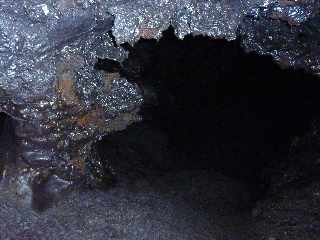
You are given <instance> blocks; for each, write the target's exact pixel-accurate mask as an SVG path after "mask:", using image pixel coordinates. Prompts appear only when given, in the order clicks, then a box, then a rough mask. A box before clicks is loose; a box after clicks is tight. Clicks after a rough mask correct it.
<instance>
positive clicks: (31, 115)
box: [0, 0, 320, 201]
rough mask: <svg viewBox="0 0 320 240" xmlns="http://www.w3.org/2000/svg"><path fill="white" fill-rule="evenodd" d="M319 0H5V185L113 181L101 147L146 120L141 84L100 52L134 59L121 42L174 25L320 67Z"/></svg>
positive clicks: (50, 186) (0, 4) (1, 53)
mask: <svg viewBox="0 0 320 240" xmlns="http://www.w3.org/2000/svg"><path fill="white" fill-rule="evenodd" d="M319 7H320V4H319V1H317V0H297V1H291V0H243V1H240V0H222V1H217V0H210V1H193V0H175V1H167V0H157V1H145V0H135V1H125V0H113V1H106V0H58V1H51V0H32V1H25V0H19V1H13V0H3V1H0V11H1V12H2V14H1V16H0V90H1V94H0V103H1V111H3V112H6V113H7V114H9V115H10V116H12V117H13V118H14V119H16V124H15V132H16V142H17V151H15V155H16V156H15V157H14V158H15V159H16V161H15V165H13V166H12V163H13V162H14V161H11V162H10V163H11V164H9V165H11V166H7V167H6V168H5V170H4V171H3V178H4V179H7V181H6V182H5V184H2V185H6V186H8V185H11V183H14V184H13V185H15V184H16V185H17V186H18V187H17V190H14V191H16V192H17V193H18V195H23V196H28V197H26V198H27V199H30V198H34V196H33V195H32V191H35V189H38V190H39V191H41V189H43V191H44V192H47V191H48V192H49V193H52V192H57V191H58V192H59V191H60V190H62V189H66V188H68V187H69V186H70V185H73V183H75V182H79V181H80V182H81V181H85V182H91V184H92V185H95V183H94V182H95V181H96V180H97V182H101V179H109V178H108V177H107V176H105V175H104V173H105V172H106V168H108V167H107V166H106V165H105V166H102V165H103V164H102V162H101V161H99V159H97V158H96V156H97V155H96V154H95V150H94V147H93V146H94V144H95V142H96V141H97V140H98V139H99V138H100V137H101V136H103V135H105V134H107V133H109V132H111V131H116V130H121V129H124V128H126V126H128V125H129V124H131V123H133V122H136V121H139V117H138V116H137V112H138V110H139V107H140V105H141V103H142V96H141V93H140V90H139V89H138V86H137V85H135V84H132V83H129V82H128V81H127V80H126V79H123V78H120V77H119V75H117V74H116V73H113V74H112V75H110V73H104V72H101V71H99V70H97V69H96V68H95V64H96V63H97V59H98V58H109V59H113V60H117V61H122V60H123V59H124V58H125V57H126V52H125V51H124V50H123V49H122V48H120V47H118V46H117V45H116V43H115V41H116V42H117V43H124V42H129V43H134V42H135V41H137V40H138V39H139V38H159V37H160V36H161V32H162V31H163V30H164V29H166V28H167V27H168V26H169V25H172V26H173V27H174V28H175V31H176V34H177V35H178V36H179V37H180V38H182V37H184V36H185V35H187V34H204V35H208V36H210V37H212V38H226V39H228V40H232V39H235V38H236V37H237V36H239V37H240V38H241V39H242V43H243V46H244V48H245V49H247V50H249V51H256V52H258V53H260V54H270V55H272V56H273V57H274V58H275V59H276V60H277V61H279V62H280V63H281V64H283V65H285V66H293V67H297V68H305V69H306V70H308V71H311V72H313V73H319V48H318V39H319V38H320V36H319V35H320V32H319V29H318V22H319ZM110 30H112V33H113V35H114V37H115V41H114V40H113V38H112V36H110V34H109V31H110ZM109 172H111V170H110V171H109ZM52 194H54V193H52ZM28 201H29V200H28Z"/></svg>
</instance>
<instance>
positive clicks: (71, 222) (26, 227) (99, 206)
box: [0, 171, 250, 240]
mask: <svg viewBox="0 0 320 240" xmlns="http://www.w3.org/2000/svg"><path fill="white" fill-rule="evenodd" d="M249 197H250V196H249V193H248V191H247V190H246V186H245V185H243V184H240V183H237V182H235V181H233V180H231V179H229V178H226V177H224V176H222V175H220V174H218V173H214V172H212V171H189V172H188V171H186V172H181V173H179V174H173V173H168V174H166V175H163V176H157V177H146V178H144V179H139V180H136V181H134V182H131V181H122V182H118V184H117V185H116V186H114V187H113V188H111V189H110V190H108V191H97V190H90V191H88V190H87V191H75V192H72V193H70V194H68V195H67V196H66V197H65V199H64V200H62V201H60V202H58V204H56V205H55V206H53V207H52V208H50V209H48V210H47V211H45V212H42V213H36V212H34V211H32V210H31V209H29V208H26V207H23V206H21V204H19V203H18V202H14V201H11V200H9V199H11V198H12V196H11V197H10V196H9V195H6V194H3V195H1V196H0V205H1V208H0V216H1V218H0V234H1V235H0V239H1V240H2V239H3V240H5V239H12V240H13V239H15V240H18V239H19V240H20V239H21V240H22V239H23V240H26V239H35V240H36V239H47V240H48V239H60V240H61V239H70V240H72V239H86V240H88V239H128V240H129V239H177V240H178V239H181V240H182V239H184V240H187V239H199V240H200V239H208V240H209V239H244V238H242V237H241V236H244V233H245V232H246V226H247V225H248V223H249V220H250V219H249V214H248V212H246V211H245V209H243V206H244V205H245V203H246V202H247V201H248V200H249V199H248V198H249Z"/></svg>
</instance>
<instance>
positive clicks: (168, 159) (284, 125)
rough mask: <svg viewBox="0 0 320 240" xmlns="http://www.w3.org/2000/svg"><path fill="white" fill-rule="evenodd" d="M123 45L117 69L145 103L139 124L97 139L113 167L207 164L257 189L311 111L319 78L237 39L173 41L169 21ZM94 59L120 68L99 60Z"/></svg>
mask: <svg viewBox="0 0 320 240" xmlns="http://www.w3.org/2000/svg"><path fill="white" fill-rule="evenodd" d="M124 47H126V48H127V49H128V50H129V51H130V54H129V58H128V60H126V61H125V62H124V63H123V66H122V70H121V74H123V75H125V76H126V77H127V78H128V79H129V80H130V81H132V82H136V83H138V84H139V85H140V87H141V88H142V89H143V91H144V98H145V103H144V107H143V110H142V112H141V114H142V115H143V117H144V121H143V122H141V123H139V124H136V125H135V126H131V127H129V128H128V129H127V130H125V131H124V132H119V133H114V134H113V135H111V136H108V137H106V138H105V140H104V142H103V143H101V145H102V146H103V147H102V148H103V150H101V152H102V154H104V155H105V157H106V158H108V159H111V161H112V162H114V163H113V164H114V165H121V164H122V165H121V167H119V171H126V170H124V169H126V167H125V166H126V164H127V165H130V164H133V163H134V162H135V163H136V165H135V166H133V168H139V166H140V167H141V168H143V167H145V166H148V167H151V168H155V169H158V170H160V171H177V170H178V171H180V170H183V169H208V168H212V169H215V170H217V171H219V172H222V173H223V174H225V175H228V176H231V177H233V178H236V179H239V180H241V181H245V182H248V183H250V185H252V186H253V188H254V189H259V191H258V192H260V190H261V191H264V190H265V189H266V188H267V187H268V186H269V185H270V181H271V180H270V179H271V178H272V177H273V174H275V172H278V171H280V169H283V168H286V167H288V165H290V164H291V163H292V160H291V158H290V157H289V156H290V154H289V153H290V149H291V148H292V144H293V142H294V141H295V140H296V139H299V138H302V137H303V136H304V135H305V134H306V133H307V132H308V131H309V129H310V126H311V123H312V120H314V119H316V118H317V117H318V115H319V108H318V105H319V102H320V96H319V94H318V89H319V87H320V82H319V78H317V77H316V76H314V75H311V74H308V73H306V72H305V71H303V70H299V69H284V68H282V67H281V66H279V65H277V64H276V63H275V62H274V61H273V59H272V58H271V57H269V56H259V55H257V54H255V53H246V52H245V51H244V50H243V49H242V48H241V46H240V41H239V39H237V40H235V41H231V42H228V41H225V40H212V39H210V38H208V37H203V36H187V37H186V38H185V39H184V40H179V39H177V38H176V37H175V36H174V33H173V29H169V30H167V31H166V32H164V33H163V37H162V39H161V40H160V41H158V42H157V41H153V40H140V41H139V42H138V43H137V44H136V45H135V46H134V47H131V46H129V45H124ZM97 67H98V68H100V69H105V70H109V71H118V70H115V69H118V68H120V67H119V66H115V65H113V64H111V63H110V62H108V61H105V60H100V61H99V63H98V65H97ZM124 146H126V147H124ZM126 148H127V150H124V149H126ZM112 159H114V160H112ZM137 159H139V160H137ZM129 162H130V163H129ZM127 169H128V171H127V173H128V174H129V172H130V169H132V168H131V167H128V168H127Z"/></svg>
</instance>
